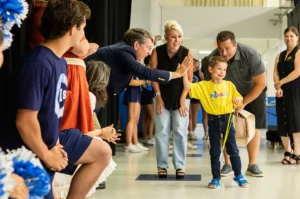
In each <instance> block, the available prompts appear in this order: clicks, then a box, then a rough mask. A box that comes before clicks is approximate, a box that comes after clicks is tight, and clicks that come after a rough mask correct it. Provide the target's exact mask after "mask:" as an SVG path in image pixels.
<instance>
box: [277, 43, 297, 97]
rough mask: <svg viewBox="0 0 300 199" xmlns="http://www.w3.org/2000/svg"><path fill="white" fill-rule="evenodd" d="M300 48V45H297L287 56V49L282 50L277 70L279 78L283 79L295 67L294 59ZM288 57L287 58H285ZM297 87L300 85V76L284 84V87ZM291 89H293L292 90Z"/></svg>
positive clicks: (285, 88)
mask: <svg viewBox="0 0 300 199" xmlns="http://www.w3.org/2000/svg"><path fill="white" fill-rule="evenodd" d="M298 50H299V46H296V47H295V48H294V49H293V50H292V51H291V52H290V54H289V55H288V56H287V57H286V53H287V51H286V50H285V51H282V52H281V53H280V55H279V59H278V64H277V70H278V74H279V79H280V80H281V79H283V78H285V77H286V76H288V75H289V74H290V73H291V72H293V70H294V69H295V66H294V61H295V56H296V53H297V51H298ZM285 57H286V59H285ZM296 87H300V77H298V78H296V79H295V80H293V81H291V82H288V83H286V84H284V85H282V89H284V90H287V89H289V90H290V89H293V88H296ZM290 91H291V90H290Z"/></svg>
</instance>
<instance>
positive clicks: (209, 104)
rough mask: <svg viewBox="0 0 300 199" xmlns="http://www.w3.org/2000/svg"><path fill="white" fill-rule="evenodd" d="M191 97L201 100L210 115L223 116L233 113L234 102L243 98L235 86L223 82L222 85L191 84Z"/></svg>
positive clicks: (209, 82) (202, 82) (205, 82)
mask: <svg viewBox="0 0 300 199" xmlns="http://www.w3.org/2000/svg"><path fill="white" fill-rule="evenodd" d="M189 94H190V97H191V98H194V99H199V100H200V101H201V104H202V106H203V108H204V110H205V112H207V113H208V114H212V115H222V114H227V113H231V112H233V103H232V100H233V99H234V98H236V97H241V98H242V96H241V94H240V93H239V92H238V91H237V90H236V87H235V86H234V84H233V83H232V82H230V81H225V80H223V81H222V83H221V84H215V83H213V82H212V81H201V82H197V83H193V84H191V89H190V91H189Z"/></svg>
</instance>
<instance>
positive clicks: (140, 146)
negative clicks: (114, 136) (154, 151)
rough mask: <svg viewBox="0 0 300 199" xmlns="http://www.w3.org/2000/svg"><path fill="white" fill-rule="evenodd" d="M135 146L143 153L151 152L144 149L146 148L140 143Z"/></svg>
mask: <svg viewBox="0 0 300 199" xmlns="http://www.w3.org/2000/svg"><path fill="white" fill-rule="evenodd" d="M133 146H135V147H136V148H138V149H140V150H141V151H149V148H147V147H144V146H143V145H141V144H140V143H137V144H135V145H133Z"/></svg>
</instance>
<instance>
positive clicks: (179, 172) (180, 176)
mask: <svg viewBox="0 0 300 199" xmlns="http://www.w3.org/2000/svg"><path fill="white" fill-rule="evenodd" d="M184 175H185V173H184V171H183V170H182V169H176V179H183V178H184Z"/></svg>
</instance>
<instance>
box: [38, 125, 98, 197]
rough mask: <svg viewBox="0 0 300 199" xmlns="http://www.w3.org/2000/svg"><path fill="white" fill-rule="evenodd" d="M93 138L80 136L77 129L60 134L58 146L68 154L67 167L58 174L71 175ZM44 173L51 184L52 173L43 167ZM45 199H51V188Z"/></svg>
mask: <svg viewBox="0 0 300 199" xmlns="http://www.w3.org/2000/svg"><path fill="white" fill-rule="evenodd" d="M92 140H93V138H92V137H89V136H86V135H84V134H82V133H81V132H80V131H79V130H78V129H68V130H64V131H62V132H60V134H59V141H60V144H61V145H62V146H63V147H64V148H63V149H64V150H65V151H66V153H67V154H68V160H69V161H68V165H67V167H66V168H65V169H63V170H61V171H60V172H59V173H64V174H69V175H73V173H74V172H75V170H76V168H77V165H75V163H76V162H77V161H78V160H79V159H80V157H81V156H82V155H83V153H84V152H85V151H86V150H87V148H88V147H89V145H90V144H91V142H92ZM45 169H46V171H47V172H48V174H49V175H50V177H51V182H52V181H53V178H54V174H55V172H54V171H51V170H49V169H47V167H45ZM44 198H45V199H53V198H54V197H53V193H52V186H51V190H50V192H49V193H48V195H46V196H45V197H44Z"/></svg>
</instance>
